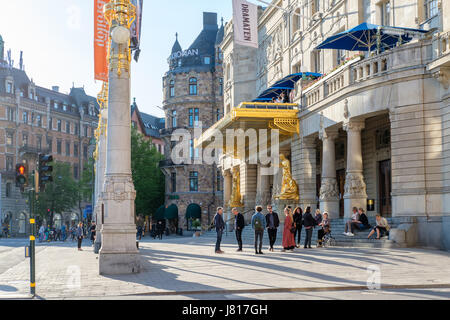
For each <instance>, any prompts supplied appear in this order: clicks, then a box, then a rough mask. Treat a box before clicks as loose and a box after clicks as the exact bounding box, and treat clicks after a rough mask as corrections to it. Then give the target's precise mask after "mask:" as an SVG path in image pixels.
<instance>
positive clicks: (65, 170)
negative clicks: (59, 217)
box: [36, 162, 79, 225]
mask: <svg viewBox="0 0 450 320" xmlns="http://www.w3.org/2000/svg"><path fill="white" fill-rule="evenodd" d="M52 166H53V174H52V175H53V182H50V183H47V184H46V186H45V191H43V192H42V191H41V192H40V193H39V197H38V201H37V203H36V214H38V215H39V216H41V217H42V218H44V219H46V220H47V222H48V223H49V224H50V225H52V224H53V215H54V214H55V213H63V212H65V211H70V210H72V209H73V208H74V207H75V206H76V205H77V200H78V197H79V186H78V183H77V182H76V181H75V179H74V178H73V175H72V169H71V167H70V165H69V164H67V163H61V162H54V163H53V164H52ZM49 210H50V211H49Z"/></svg>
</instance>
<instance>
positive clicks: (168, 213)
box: [164, 204, 178, 220]
mask: <svg viewBox="0 0 450 320" xmlns="http://www.w3.org/2000/svg"><path fill="white" fill-rule="evenodd" d="M164 218H166V219H168V220H170V219H177V218H178V207H177V206H176V205H174V204H172V205H170V206H169V207H168V208H167V209H166V210H165V212H164Z"/></svg>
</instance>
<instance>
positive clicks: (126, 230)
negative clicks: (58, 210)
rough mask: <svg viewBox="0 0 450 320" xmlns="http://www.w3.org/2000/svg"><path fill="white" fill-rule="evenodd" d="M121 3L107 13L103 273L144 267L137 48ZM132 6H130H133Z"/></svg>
mask: <svg viewBox="0 0 450 320" xmlns="http://www.w3.org/2000/svg"><path fill="white" fill-rule="evenodd" d="M128 5H129V4H128ZM121 8H122V7H121V4H120V2H119V1H116V0H113V1H111V2H110V3H108V4H106V5H105V17H106V18H107V19H108V21H109V23H110V25H111V26H112V27H111V30H112V41H111V48H110V61H109V93H108V127H107V132H108V135H107V145H106V148H107V151H106V174H105V183H104V187H103V194H102V198H103V202H104V210H105V220H104V224H103V227H102V247H101V249H100V257H99V266H100V274H108V275H114V274H131V273H138V272H140V257H139V251H138V249H137V247H136V224H135V204H134V201H135V199H136V191H135V189H134V185H133V179H132V175H131V127H130V125H131V114H130V63H129V61H130V60H129V57H130V54H131V53H130V51H129V45H130V41H129V36H128V37H124V34H126V32H124V29H128V31H129V27H130V26H127V25H123V21H128V20H127V19H126V18H129V17H128V16H127V17H122V16H121V15H124V14H125V13H126V11H124V10H122V9H121ZM132 8H133V7H131V6H130V5H129V7H128V9H129V10H131V9H132ZM128 12H130V11H128ZM116 19H117V20H116ZM121 21H122V22H121ZM119 24H120V25H119ZM128 35H129V34H128ZM116 41H117V42H116Z"/></svg>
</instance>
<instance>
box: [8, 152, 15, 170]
mask: <svg viewBox="0 0 450 320" xmlns="http://www.w3.org/2000/svg"><path fill="white" fill-rule="evenodd" d="M13 166H14V158H13V157H11V156H6V171H13V170H14V169H13Z"/></svg>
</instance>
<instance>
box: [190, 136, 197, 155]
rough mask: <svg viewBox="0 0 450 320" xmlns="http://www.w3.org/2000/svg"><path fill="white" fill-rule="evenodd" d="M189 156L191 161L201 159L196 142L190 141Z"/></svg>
mask: <svg viewBox="0 0 450 320" xmlns="http://www.w3.org/2000/svg"><path fill="white" fill-rule="evenodd" d="M189 156H190V157H191V159H198V158H199V150H198V148H194V140H193V139H191V140H190V147H189Z"/></svg>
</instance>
